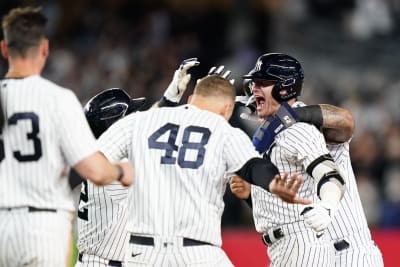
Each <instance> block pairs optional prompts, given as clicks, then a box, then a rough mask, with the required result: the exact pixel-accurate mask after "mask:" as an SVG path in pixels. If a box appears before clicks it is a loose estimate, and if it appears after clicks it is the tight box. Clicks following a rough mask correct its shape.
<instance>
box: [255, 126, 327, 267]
mask: <svg viewBox="0 0 400 267" xmlns="http://www.w3.org/2000/svg"><path fill="white" fill-rule="evenodd" d="M328 152H329V151H328V149H327V148H326V143H325V140H324V137H323V136H322V134H321V133H320V132H319V131H318V130H317V128H315V127H314V126H312V125H309V124H306V123H301V122H299V123H296V124H294V125H293V126H291V127H289V128H288V129H286V130H284V131H282V132H280V133H279V134H278V135H277V136H276V137H275V143H274V144H273V145H272V146H271V148H270V149H269V151H268V155H269V156H270V157H271V161H272V162H273V163H274V164H275V165H276V167H277V168H278V169H279V172H280V173H281V174H283V173H285V172H289V175H292V174H294V173H296V172H297V173H299V174H300V175H302V176H303V178H304V183H303V185H302V186H301V188H300V190H299V192H298V196H299V197H301V198H307V199H311V200H313V201H317V198H318V197H317V193H316V183H315V180H314V178H313V177H311V176H310V175H308V174H307V173H306V171H305V170H306V168H307V166H308V165H309V164H310V163H311V162H313V161H314V160H315V159H317V158H318V157H320V156H321V155H324V154H327V153H328ZM251 195H252V200H253V201H252V202H253V217H254V223H255V226H256V230H257V231H258V232H260V233H268V230H270V229H275V228H277V227H285V230H284V234H285V236H284V237H283V238H282V239H280V240H279V241H278V242H276V243H274V244H273V245H272V246H270V247H269V248H268V254H269V257H270V259H271V266H310V267H311V266H321V267H322V266H324V267H325V266H330V265H331V264H333V262H334V249H333V244H332V242H329V240H327V236H326V235H324V236H323V237H321V238H319V239H318V238H316V235H315V233H314V232H313V231H312V230H311V229H308V228H306V227H305V226H304V224H303V221H302V220H303V219H302V216H301V215H300V213H301V211H302V210H303V208H304V206H303V205H299V204H289V203H285V202H283V201H282V200H280V198H279V197H277V196H276V195H273V194H270V193H268V192H267V191H265V190H263V189H261V188H259V187H257V186H252V187H251ZM275 244H276V245H275ZM282 251H285V253H282ZM303 253H305V254H303ZM302 255H307V258H302V257H300V256H302Z"/></svg>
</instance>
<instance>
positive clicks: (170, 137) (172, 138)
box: [148, 123, 211, 169]
mask: <svg viewBox="0 0 400 267" xmlns="http://www.w3.org/2000/svg"><path fill="white" fill-rule="evenodd" d="M179 128H180V126H179V125H177V124H173V123H167V124H165V125H164V126H162V127H161V128H159V129H158V130H157V131H155V132H154V133H153V134H152V135H150V137H149V138H148V146H149V148H153V149H161V150H165V154H164V156H162V157H161V160H160V163H161V164H175V163H176V162H177V163H178V165H179V167H181V168H190V169H197V168H199V167H200V166H201V165H202V164H203V161H204V155H205V153H206V148H205V145H207V143H208V140H209V139H210V135H211V132H210V130H209V129H208V128H204V127H200V126H193V125H191V126H187V127H186V128H184V129H183V136H182V143H181V144H179V146H178V145H177V144H176V140H177V136H178V131H179ZM194 134H197V135H199V136H200V138H197V139H200V140H199V141H190V139H191V136H192V135H194ZM164 135H167V136H166V137H167V138H163V140H165V139H167V141H160V139H162V137H163V136H164ZM189 150H192V151H196V152H197V156H196V159H195V160H188V159H186V158H185V157H186V154H187V153H188V151H189ZM174 151H178V157H174V156H173V153H174Z"/></svg>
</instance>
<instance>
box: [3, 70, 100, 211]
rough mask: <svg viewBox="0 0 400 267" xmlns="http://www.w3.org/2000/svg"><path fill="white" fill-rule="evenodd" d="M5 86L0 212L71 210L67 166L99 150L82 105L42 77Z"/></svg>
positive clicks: (8, 82)
mask: <svg viewBox="0 0 400 267" xmlns="http://www.w3.org/2000/svg"><path fill="white" fill-rule="evenodd" d="M0 83H1V84H0V89H1V100H2V101H3V106H4V107H5V111H6V117H7V122H6V125H5V128H4V129H3V133H2V135H1V137H0V181H1V184H2V185H1V186H0V207H1V208H5V207H8V208H9V207H21V206H34V207H37V208H52V209H64V210H69V211H72V210H73V209H74V208H73V201H72V195H71V190H70V188H69V185H68V179H67V171H68V166H73V165H75V164H76V163H78V161H80V160H81V159H83V158H84V157H86V156H88V155H90V154H91V153H93V152H95V151H96V144H95V139H94V137H93V134H92V133H91V131H90V128H89V125H88V124H87V121H86V119H85V117H84V114H83V112H82V106H81V104H80V103H79V101H78V99H77V97H76V96H75V95H74V94H73V92H72V91H70V90H68V89H65V88H62V87H60V86H58V85H56V84H54V83H52V82H50V81H49V80H46V79H44V78H42V77H41V76H39V75H33V76H29V77H26V78H20V79H4V80H1V81H0ZM77 125H79V127H77Z"/></svg>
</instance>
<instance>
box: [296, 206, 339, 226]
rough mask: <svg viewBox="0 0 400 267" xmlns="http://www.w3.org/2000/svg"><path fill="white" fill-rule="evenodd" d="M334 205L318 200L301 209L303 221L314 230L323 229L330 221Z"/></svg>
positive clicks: (334, 209)
mask: <svg viewBox="0 0 400 267" xmlns="http://www.w3.org/2000/svg"><path fill="white" fill-rule="evenodd" d="M335 211H336V207H335V206H334V205H332V204H331V203H329V202H326V201H320V202H317V203H314V204H311V205H309V206H307V207H305V208H304V209H303V211H302V212H301V213H300V215H303V216H304V223H305V224H306V226H307V227H309V228H311V229H313V230H314V231H315V232H322V231H324V230H325V229H326V228H327V227H328V226H329V224H330V223H331V222H332V219H333V216H334V213H335Z"/></svg>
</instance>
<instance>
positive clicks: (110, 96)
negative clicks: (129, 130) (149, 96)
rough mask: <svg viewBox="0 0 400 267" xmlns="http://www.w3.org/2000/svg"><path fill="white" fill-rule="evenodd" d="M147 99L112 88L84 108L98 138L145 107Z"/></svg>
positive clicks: (94, 98) (95, 97) (90, 101)
mask: <svg viewBox="0 0 400 267" xmlns="http://www.w3.org/2000/svg"><path fill="white" fill-rule="evenodd" d="M145 103H146V98H144V97H142V98H135V99H131V97H130V96H129V95H128V93H126V92H125V91H124V90H122V89H119V88H110V89H106V90H104V91H102V92H101V93H99V94H97V95H95V96H94V97H92V98H91V99H90V100H89V101H88V102H87V103H86V105H85V107H84V108H83V110H84V113H85V116H86V119H87V121H88V123H89V125H90V128H91V129H92V132H93V134H94V136H95V137H96V138H98V137H99V136H100V135H101V134H102V133H103V132H104V131H105V130H107V128H108V127H110V126H111V124H113V123H114V122H116V121H117V120H119V119H120V118H122V117H124V116H125V115H128V114H129V113H131V112H136V111H138V110H140V109H141V108H143V107H144V105H145Z"/></svg>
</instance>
